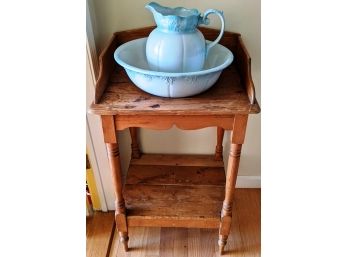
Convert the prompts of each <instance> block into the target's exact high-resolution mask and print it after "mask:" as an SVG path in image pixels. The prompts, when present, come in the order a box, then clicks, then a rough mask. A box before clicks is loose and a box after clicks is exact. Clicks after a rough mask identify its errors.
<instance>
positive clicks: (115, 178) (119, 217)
mask: <svg viewBox="0 0 348 257" xmlns="http://www.w3.org/2000/svg"><path fill="white" fill-rule="evenodd" d="M102 124H103V132H104V141H105V143H106V149H107V153H108V158H109V164H110V169H111V176H112V182H113V186H114V192H115V198H116V200H115V221H116V228H117V231H118V232H119V235H120V241H121V242H122V244H123V247H124V250H125V251H128V228H127V219H126V207H125V202H124V199H123V195H122V174H121V165H120V154H119V148H118V143H117V136H116V128H115V123H114V119H113V116H102Z"/></svg>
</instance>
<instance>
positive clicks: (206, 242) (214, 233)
mask: <svg viewBox="0 0 348 257" xmlns="http://www.w3.org/2000/svg"><path fill="white" fill-rule="evenodd" d="M218 237H219V230H218V229H203V228H201V229H200V237H199V239H200V240H199V241H200V249H199V250H200V255H199V256H201V257H213V256H215V253H216V251H215V245H217V239H218Z"/></svg>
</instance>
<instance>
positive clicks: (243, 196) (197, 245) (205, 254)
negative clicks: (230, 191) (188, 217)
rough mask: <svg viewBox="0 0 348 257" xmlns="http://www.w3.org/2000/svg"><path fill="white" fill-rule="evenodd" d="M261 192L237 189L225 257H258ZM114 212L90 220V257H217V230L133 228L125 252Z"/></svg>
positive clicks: (130, 229)
mask: <svg viewBox="0 0 348 257" xmlns="http://www.w3.org/2000/svg"><path fill="white" fill-rule="evenodd" d="M260 210H261V191H260V189H237V190H236V195H235V201H234V204H233V217H232V229H231V233H230V236H229V237H228V242H227V245H226V247H225V254H224V255H223V256H233V257H254V256H255V257H256V256H260V250H261V249H260V248H261V235H260V231H261V220H260V216H261V215H260ZM113 217H114V215H113V213H111V212H110V213H97V215H95V216H94V217H93V218H88V221H87V257H107V256H108V257H121V256H126V257H159V256H160V257H181V256H183V257H201V256H202V257H215V256H216V257H217V256H220V255H219V253H218V244H217V240H218V230H217V229H186V228H147V227H131V228H129V247H130V251H129V252H127V253H125V252H124V250H123V248H122V245H121V244H119V242H118V241H119V240H118V233H116V232H115V233H113V229H114V221H113Z"/></svg>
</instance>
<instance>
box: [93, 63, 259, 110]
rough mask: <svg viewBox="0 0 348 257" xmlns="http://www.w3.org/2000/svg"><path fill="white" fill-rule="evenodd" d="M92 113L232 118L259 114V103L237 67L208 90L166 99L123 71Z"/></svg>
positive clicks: (110, 85) (226, 73) (113, 81)
mask: <svg viewBox="0 0 348 257" xmlns="http://www.w3.org/2000/svg"><path fill="white" fill-rule="evenodd" d="M90 111H91V112H92V113H94V114H99V115H116V114H127V115H140V114H142V115H166V114H167V115H180V114H186V115H205V114H214V115H231V114H251V113H258V112H260V107H259V105H258V103H257V101H256V102H255V104H250V102H249V98H248V96H247V94H246V92H245V89H244V88H243V86H242V84H241V82H240V78H239V75H238V73H237V71H236V68H235V66H233V65H232V66H230V67H229V68H227V69H226V70H225V71H223V73H222V74H221V76H220V78H219V80H218V81H217V83H216V84H215V85H213V86H212V88H210V89H209V90H207V91H205V92H204V93H201V94H199V95H195V96H192V97H185V98H166V97H158V96H154V95H151V94H148V93H146V92H144V91H142V90H141V89H139V88H138V87H136V86H135V85H134V84H133V83H132V82H131V81H130V80H129V79H128V77H127V74H126V73H125V71H124V70H123V68H121V67H118V68H117V69H116V71H115V72H114V73H113V74H112V75H111V76H110V80H109V85H108V87H107V88H106V89H105V91H104V94H103V95H102V97H101V99H100V101H99V103H98V104H92V105H91V107H90Z"/></svg>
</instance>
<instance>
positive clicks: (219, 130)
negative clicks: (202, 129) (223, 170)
mask: <svg viewBox="0 0 348 257" xmlns="http://www.w3.org/2000/svg"><path fill="white" fill-rule="evenodd" d="M224 133H225V130H224V129H223V128H221V127H217V130H216V147H215V158H214V159H215V160H216V161H222V159H223V158H222V151H223V147H222V140H223V139H224Z"/></svg>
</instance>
